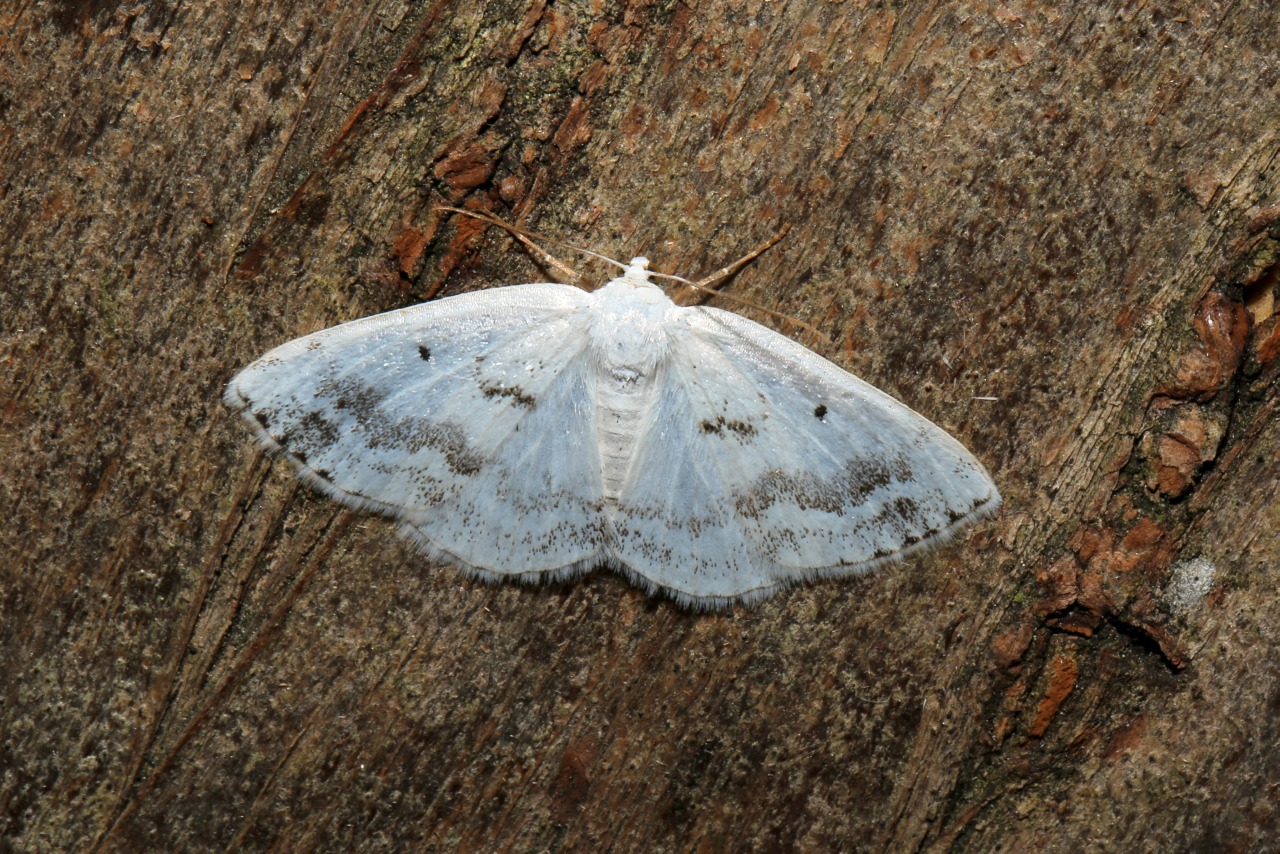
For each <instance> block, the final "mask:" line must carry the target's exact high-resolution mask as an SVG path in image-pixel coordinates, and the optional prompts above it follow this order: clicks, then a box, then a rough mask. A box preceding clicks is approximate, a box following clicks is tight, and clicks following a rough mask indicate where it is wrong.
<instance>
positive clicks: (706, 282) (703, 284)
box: [654, 224, 831, 346]
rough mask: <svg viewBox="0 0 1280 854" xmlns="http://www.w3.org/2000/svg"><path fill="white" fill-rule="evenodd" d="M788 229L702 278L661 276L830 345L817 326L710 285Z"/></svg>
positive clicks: (786, 227) (768, 246) (761, 251)
mask: <svg viewBox="0 0 1280 854" xmlns="http://www.w3.org/2000/svg"><path fill="white" fill-rule="evenodd" d="M789 231H791V225H790V224H787V225H784V226H783V227H782V230H781V231H779V232H778V233H777V234H775V235H774V236H773V237H771V238H769V239H768V240H766V241H765V242H764V243H762V244H760V245H759V246H757V247H756V248H755V249H753V250H751V251H750V252H748V253H747V254H746V255H743V256H742V257H741V258H739V259H738V260H737V261H734V262H733V263H732V264H726V265H725V266H723V267H721V268H720V269H719V270H716V271H715V272H714V273H712V274H711V275H709V276H704V277H703V278H701V279H699V280H698V281H696V282H691V281H689V280H688V279H681V278H680V277H679V276H662V278H664V279H676V280H678V281H681V282H684V283H685V284H686V285H688V286H689V287H690V288H692V289H693V290H695V291H697V292H699V293H701V294H703V295H704V296H706V297H712V296H715V297H720V298H722V299H727V300H730V301H731V302H736V303H737V304H738V305H742V306H746V307H747V308H750V309H754V310H755V311H760V312H763V313H765V314H767V315H769V316H771V317H776V318H778V319H779V320H785V321H786V322H788V323H794V324H795V325H796V326H799V327H800V328H801V329H803V330H805V331H806V332H809V333H811V334H813V335H814V336H816V337H817V339H818V340H819V341H823V342H825V343H826V344H827V346H831V339H830V338H828V337H827V336H826V335H824V334H823V333H822V331H821V330H820V329H818V327H816V326H814V325H813V324H811V323H805V322H804V321H803V320H798V319H797V318H794V317H792V316H791V315H789V314H784V313H783V312H781V311H774V310H773V309H771V308H767V307H765V306H763V305H760V304H759V303H757V302H752V301H751V300H749V299H743V298H742V297H739V296H734V295H733V294H729V293H725V292H724V291H722V290H719V289H718V288H714V287H712V285H714V284H716V283H717V282H723V281H725V280H727V279H728V278H729V277H730V276H732V275H733V274H734V273H736V272H738V271H739V270H741V269H742V268H743V267H745V266H746V265H747V264H750V263H751V262H752V261H754V260H756V259H757V258H759V257H760V256H761V255H763V254H764V253H766V252H768V251H769V250H770V249H772V248H773V247H774V246H776V245H777V244H778V243H779V242H780V241H781V240H782V238H784V237H786V236H787V232H789ZM654 275H660V274H657V273H655V274H654Z"/></svg>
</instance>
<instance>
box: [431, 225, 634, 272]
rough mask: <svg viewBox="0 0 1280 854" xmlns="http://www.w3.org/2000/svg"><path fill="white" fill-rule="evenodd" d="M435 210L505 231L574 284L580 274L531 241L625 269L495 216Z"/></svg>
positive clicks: (605, 258) (595, 254) (597, 254)
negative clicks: (462, 216)
mask: <svg viewBox="0 0 1280 854" xmlns="http://www.w3.org/2000/svg"><path fill="white" fill-rule="evenodd" d="M436 210H438V211H452V212H453V213H460V214H462V215H464V216H469V217H473V218H474V219H478V220H480V221H481V222H487V223H489V224H490V225H496V226H498V228H502V229H505V230H506V231H508V232H509V233H510V234H511V236H512V237H514V238H515V239H516V240H519V241H520V242H521V243H522V244H524V245H525V247H527V248H528V249H529V250H530V251H532V252H534V253H535V255H536V257H538V258H540V259H541V260H542V261H543V262H545V263H547V264H550V265H551V266H552V267H554V268H555V269H556V270H559V271H560V273H561V274H562V275H565V276H567V277H568V278H569V280H570V281H572V282H574V283H575V284H576V283H577V281H578V279H580V278H582V274H580V273H579V272H578V271H577V270H575V269H573V268H572V267H570V266H569V265H568V264H565V263H564V262H563V261H560V260H559V259H557V258H556V257H555V256H553V255H552V254H551V253H550V252H548V251H547V250H545V249H543V248H542V247H541V246H538V245H537V244H536V243H534V242H533V241H535V240H540V241H542V242H543V243H551V244H553V245H555V246H563V247H565V248H566V249H571V250H573V251H574V252H581V253H582V254H583V255H590V256H591V257H592V258H596V259H598V260H600V261H606V262H608V263H610V264H612V265H614V266H615V267H617V268H619V269H621V270H625V269H627V265H626V264H623V263H622V262H621V261H615V260H613V259H612V258H610V257H609V256H607V255H601V254H600V253H599V252H592V251H591V250H590V249H583V248H582V247H581V246H574V245H573V244H572V243H565V242H564V241H563V240H556V239H555V238H554V237H547V236H545V235H542V234H538V233H536V232H533V231H529V230H528V229H524V228H520V227H519V226H516V225H512V224H511V223H509V222H504V221H503V220H500V219H498V218H497V217H496V216H490V215H489V214H484V213H480V212H479V211H469V210H464V209H463V208H454V207H449V206H448V205H436Z"/></svg>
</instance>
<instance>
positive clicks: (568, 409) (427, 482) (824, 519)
mask: <svg viewBox="0 0 1280 854" xmlns="http://www.w3.org/2000/svg"><path fill="white" fill-rule="evenodd" d="M647 266H648V261H647V260H646V259H644V258H634V259H632V261H631V263H630V264H629V265H627V266H626V267H625V271H624V273H623V274H622V275H621V276H620V277H618V278H616V279H613V280H612V281H610V282H609V283H608V284H606V285H605V286H604V287H602V288H600V289H598V290H596V291H594V292H590V293H588V292H585V291H582V290H579V289H578V288H575V287H571V286H569V285H558V284H533V285H512V286H509V287H501V288H494V289H491V290H486V291H481V292H477V293H469V294H463V295H460V296H454V297H448V298H446V299H441V300H438V301H435V302H430V303H425V304H422V305H417V306H413V307H410V308H405V309H401V310H399V311H392V312H388V313H386V314H380V315H377V316H375V317H369V318H366V319H364V320H357V321H355V322H352V323H346V324H343V325H341V326H336V327H333V328H332V329H326V330H323V331H321V332H317V333H315V334H314V335H308V336H306V337H305V338H299V339H297V340H295V341H290V342H289V343H287V344H285V345H283V346H281V347H277V348H276V349H274V350H272V351H271V352H270V353H268V354H267V355H265V356H263V357H262V358H261V359H259V360H258V361H256V362H254V363H253V364H252V365H250V366H249V367H247V368H245V369H244V370H243V371H242V372H241V373H240V374H239V375H237V376H236V377H235V379H233V380H232V381H231V384H230V386H229V387H228V388H227V392H226V401H227V403H228V404H229V405H230V406H232V407H234V408H235V409H237V410H240V411H242V412H243V414H244V415H245V417H246V418H247V419H248V421H249V423H250V424H252V425H253V427H254V429H255V430H256V431H257V436H258V440H259V441H260V442H262V444H264V445H265V446H266V447H267V448H269V449H271V450H272V451H276V452H278V453H280V454H281V455H283V456H285V457H286V458H288V459H289V461H290V462H292V463H293V464H294V465H295V466H296V467H297V469H298V473H299V476H300V477H301V478H302V479H303V480H304V481H305V482H307V483H308V484H310V485H311V486H313V487H315V488H316V489H318V490H320V491H321V492H323V493H324V494H326V495H328V496H331V497H333V498H335V499H337V500H338V501H340V502H341V503H343V504H346V505H348V506H351V507H355V508H359V509H362V510H375V511H378V512H380V513H383V514H385V515H387V516H389V517H391V518H393V519H395V520H396V521H398V522H399V523H400V530H401V532H402V533H403V534H404V535H406V536H407V537H409V538H410V539H411V540H412V541H413V542H414V543H415V544H416V545H417V547H418V548H419V549H420V550H421V551H422V552H423V553H425V554H426V555H427V556H428V557H430V558H432V559H434V560H442V561H448V562H451V563H454V564H456V565H457V566H458V567H459V568H461V569H462V570H463V571H465V572H466V573H468V574H469V575H472V576H475V577H478V578H481V579H485V580H495V579H504V578H514V579H518V580H520V581H553V580H564V579H569V578H573V577H576V576H578V575H580V574H582V573H584V572H586V571H587V570H589V569H591V568H593V567H596V566H606V567H609V568H611V569H613V570H615V571H617V572H620V573H621V574H623V575H624V576H626V577H627V578H628V579H629V580H630V581H631V582H632V583H634V584H636V585H637V586H639V587H641V588H643V589H644V590H645V591H647V592H649V593H651V594H652V593H657V592H661V593H664V594H666V595H667V596H670V597H671V598H673V599H675V600H676V602H678V603H679V604H681V605H684V606H688V607H695V608H719V607H724V606H727V605H729V604H731V603H734V602H744V603H752V602H757V601H759V600H761V599H764V598H766V597H768V596H770V595H771V594H773V593H775V592H776V591H778V590H779V589H781V588H784V587H786V586H788V585H790V584H793V583H795V582H797V581H801V580H804V579H811V578H816V577H833V576H843V575H852V574H857V573H862V572H866V571H868V570H871V569H874V568H875V567H877V566H880V565H882V564H885V563H888V562H891V561H896V560H900V559H902V558H903V557H905V556H906V555H908V554H911V553H913V552H918V551H921V550H923V549H926V548H930V547H933V546H936V545H939V544H941V543H943V542H945V541H946V540H947V539H949V538H950V537H951V536H953V535H954V534H955V533H956V532H957V531H959V530H960V529H961V528H963V527H965V526H966V525H968V524H969V523H971V522H973V521H975V520H977V519H980V518H983V517H985V516H988V515H990V514H992V513H994V512H995V510H996V509H997V507H999V504H1000V494H999V492H998V491H997V490H996V487H995V484H994V483H992V481H991V478H990V476H989V475H988V474H987V472H986V471H985V470H984V469H983V467H982V465H981V464H980V463H979V462H978V461H977V460H976V459H974V458H973V455H971V454H970V453H969V452H968V451H967V450H965V448H964V447H963V446H962V445H961V444H960V443H959V442H957V441H956V440H955V439H953V438H952V437H951V436H950V435H948V434H947V433H946V432H945V431H943V430H942V429H941V428H939V427H937V426H936V425H934V424H932V423H930V422H929V421H928V420H926V419H925V418H923V417H921V416H920V415H917V414H916V413H915V412H912V411H911V410H910V409H908V408H907V407H905V406H903V405H902V404H901V403H899V402H897V401H896V400H894V399H893V398H891V397H889V396H888V395H886V394H885V393H883V392H881V391H879V390H878V389H875V388H873V387H872V386H870V385H867V384H866V383H864V382H863V381H862V380H860V379H858V378H857V377H855V376H853V375H852V374H849V373H847V372H845V371H843V370H841V369H840V368H838V367H836V366H835V365H833V364H832V363H831V362H828V361H827V360H826V359H823V358H822V357H820V356H818V355H816V354H814V353H813V352H811V351H809V350H807V349H805V348H804V347H802V346H801V345H799V344H797V343H795V342H793V341H791V340H790V339H788V338H785V337H783V336H782V335H779V334H777V333H775V332H772V331H770V330H768V329H766V328H765V327H763V326H760V325H759V324H757V323H754V322H752V321H750V320H747V319H745V318H743V317H739V316H738V315H735V314H731V313H729V312H726V311H721V310H718V309H715V308H708V307H703V306H699V307H680V306H677V305H676V304H675V303H673V302H672V301H671V300H670V299H669V298H668V297H667V296H666V294H664V293H663V291H662V290H661V289H660V288H658V287H657V286H656V285H654V284H653V283H652V282H650V280H649V279H650V275H651V274H650V273H649V271H648V269H647Z"/></svg>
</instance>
